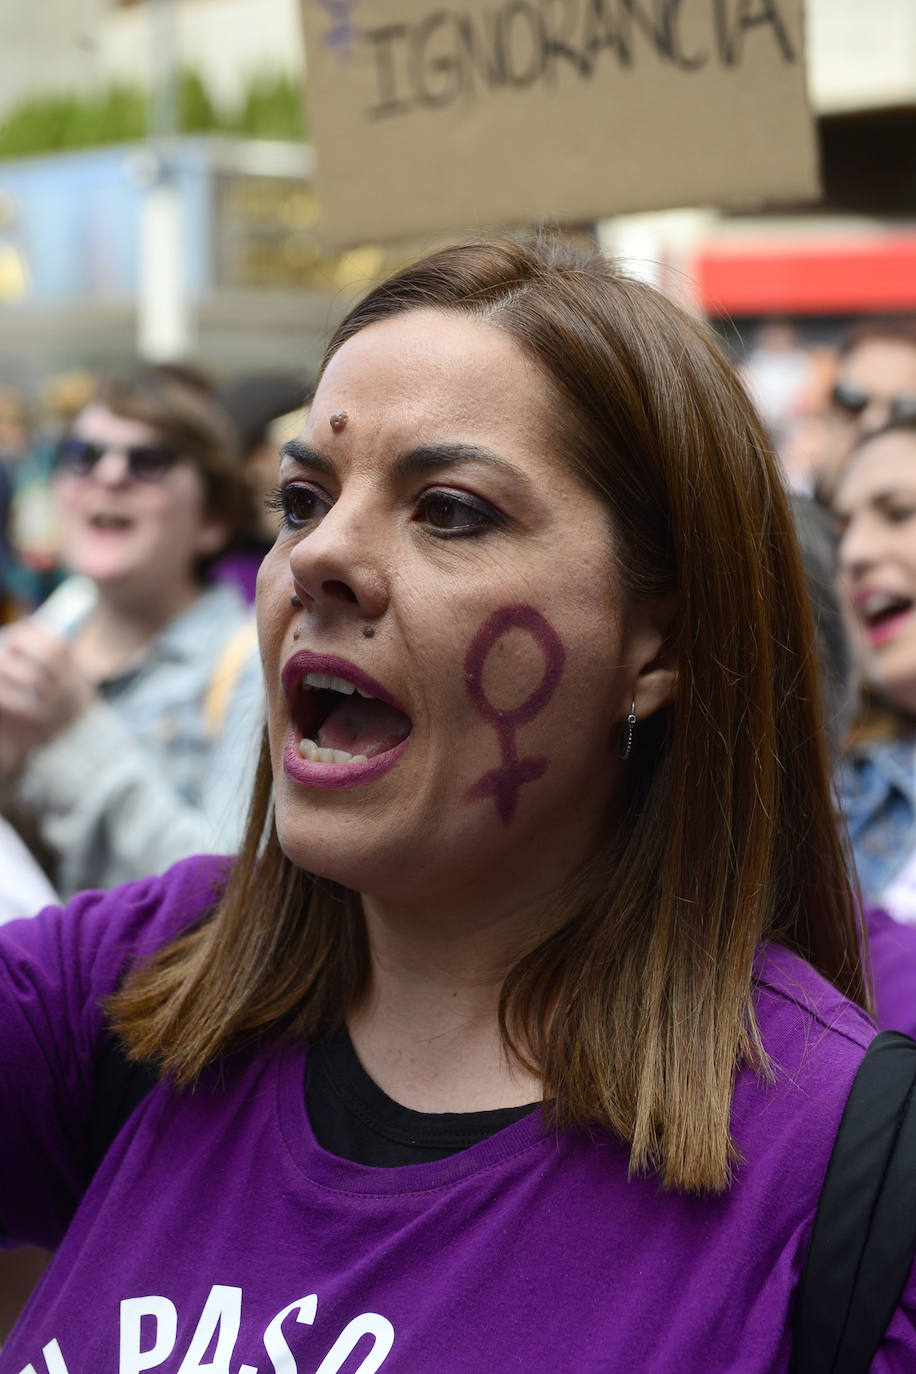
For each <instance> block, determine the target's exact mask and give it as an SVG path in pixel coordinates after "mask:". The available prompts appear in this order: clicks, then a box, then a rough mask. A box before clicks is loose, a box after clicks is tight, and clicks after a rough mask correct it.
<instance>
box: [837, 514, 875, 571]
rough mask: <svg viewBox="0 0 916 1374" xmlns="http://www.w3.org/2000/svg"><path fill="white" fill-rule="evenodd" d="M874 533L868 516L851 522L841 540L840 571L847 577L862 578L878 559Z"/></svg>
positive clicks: (839, 551)
mask: <svg viewBox="0 0 916 1374" xmlns="http://www.w3.org/2000/svg"><path fill="white" fill-rule="evenodd" d="M873 535H874V531H873V529H872V527H871V523H870V521H869V520H868V519H867V517H866V516H860V517H859V518H858V519H852V520H850V521H849V523H848V525H847V526H846V529H845V530H844V531H843V534H842V537H841V538H840V543H839V548H838V555H839V564H840V571H841V573H842V574H843V575H844V576H846V577H856V576H861V574H862V573H863V572H865V571H866V570H867V569H868V568H869V567H870V566H871V565H872V564H873V563H874V562H875V561H876V559H877V557H878V552H879V551H878V550H877V549H876V548H875V541H874V537H873Z"/></svg>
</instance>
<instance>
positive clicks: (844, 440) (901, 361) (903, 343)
mask: <svg viewBox="0 0 916 1374" xmlns="http://www.w3.org/2000/svg"><path fill="white" fill-rule="evenodd" d="M904 415H916V345H914V344H912V343H909V342H907V340H905V339H894V338H873V339H863V341H862V342H861V343H859V344H856V346H855V347H854V348H851V349H850V350H849V352H848V353H846V354H845V355H844V356H843V357H842V358H841V359H840V361H839V364H838V367H837V376H836V382H835V384H834V388H833V395H832V401H831V408H830V415H829V421H830V423H829V426H828V434H827V440H828V442H827V458H826V461H825V472H824V474H823V479H824V481H825V485H826V487H827V490H828V493H829V491H830V489H832V487H833V486H834V485H835V483H836V481H837V479H838V476H839V473H840V470H841V469H842V466H843V464H844V463H845V462H846V459H847V458H848V457H849V454H850V452H851V451H852V449H853V447H854V446H855V444H856V443H857V442H858V440H859V439H860V438H861V437H862V436H863V435H864V434H871V433H873V432H874V431H875V430H876V429H880V428H881V427H882V425H886V424H887V423H888V422H889V421H890V420H894V419H899V418H901V417H902V416H904Z"/></svg>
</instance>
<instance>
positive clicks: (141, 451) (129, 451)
mask: <svg viewBox="0 0 916 1374" xmlns="http://www.w3.org/2000/svg"><path fill="white" fill-rule="evenodd" d="M113 451H114V452H118V453H123V455H124V458H125V461H126V463H127V470H128V472H129V473H130V475H131V477H134V478H136V480H137V481H138V482H161V481H162V479H163V477H165V475H166V473H167V472H170V471H171V469H172V468H173V467H174V466H175V464H176V463H178V462H179V461H180V460H181V454H180V453H178V452H177V450H176V449H173V448H169V447H168V445H166V444H132V445H130V446H123V445H121V444H98V443H92V441H91V440H89V439H78V438H77V437H76V436H75V435H70V436H69V438H67V439H63V440H61V442H60V443H59V444H58V446H57V461H58V464H59V465H60V467H62V468H66V470H67V472H70V473H72V474H73V475H74V476H75V477H88V475H89V473H90V472H91V471H92V469H93V468H94V467H95V465H96V463H97V462H98V461H99V459H100V458H102V457H104V455H105V454H106V453H111V452H113Z"/></svg>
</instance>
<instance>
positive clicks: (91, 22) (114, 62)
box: [0, 0, 916, 387]
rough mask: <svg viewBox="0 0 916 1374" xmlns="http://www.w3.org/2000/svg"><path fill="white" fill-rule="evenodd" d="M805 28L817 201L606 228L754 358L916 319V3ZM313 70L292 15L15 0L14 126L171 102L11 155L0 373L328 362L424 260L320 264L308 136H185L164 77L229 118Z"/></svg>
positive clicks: (849, 5)
mask: <svg viewBox="0 0 916 1374" xmlns="http://www.w3.org/2000/svg"><path fill="white" fill-rule="evenodd" d="M807 15H808V40H809V41H808V67H809V85H810V89H811V93H812V101H813V104H814V107H815V111H816V113H817V116H818V127H819V135H820V143H821V154H822V166H823V179H824V190H825V195H824V201H823V203H822V204H819V205H817V206H814V207H812V206H798V207H796V208H795V209H794V210H793V209H792V208H791V207H790V208H789V209H786V208H785V207H783V208H781V209H780V211H779V212H778V213H768V212H760V211H759V210H758V211H756V212H754V213H753V214H748V213H741V212H739V211H734V212H730V213H725V212H714V211H710V210H706V209H685V210H681V211H673V212H669V213H660V214H651V215H636V216H620V217H618V218H616V219H614V220H613V221H609V222H607V223H605V224H603V225H602V226H600V229H599V233H600V237H601V239H602V241H603V242H604V243H605V244H606V245H607V246H608V247H609V248H610V249H612V250H613V251H614V252H616V253H618V254H620V255H622V256H623V257H625V258H629V259H631V260H634V261H635V263H636V264H637V265H638V267H639V270H641V271H642V272H643V274H644V275H648V276H650V277H651V278H652V279H654V280H655V281H656V282H657V284H659V285H660V286H661V287H662V288H663V289H665V290H667V291H669V292H670V293H671V294H673V295H675V296H677V297H680V298H681V299H683V300H684V301H685V302H686V303H687V304H689V305H691V306H693V307H694V308H696V309H698V310H700V311H702V312H704V313H706V314H708V315H710V316H711V317H713V318H718V319H721V320H728V321H729V322H730V324H729V329H730V331H731V334H732V336H733V337H734V338H735V339H736V340H737V343H738V345H739V346H740V345H741V343H742V341H743V340H744V339H746V338H749V337H750V336H751V335H752V334H753V333H754V332H755V330H756V329H757V328H758V327H759V325H760V323H761V322H762V321H764V320H766V319H769V318H772V317H774V316H778V317H786V318H788V319H790V320H792V321H793V322H794V323H795V325H796V327H799V325H800V326H801V328H802V332H803V334H804V335H805V337H806V338H809V339H810V338H813V339H814V340H815V341H816V340H817V339H818V338H821V337H823V338H824V339H826V340H829V339H830V338H833V337H835V336H836V334H837V333H838V332H839V330H840V329H841V328H842V327H843V325H844V323H845V322H846V321H847V320H848V319H849V318H850V317H851V316H853V315H855V314H858V313H861V312H872V311H904V310H905V311H910V310H916V158H914V148H916V4H914V3H913V0H869V4H868V6H867V7H865V6H863V5H862V3H861V0H808V4H807ZM304 61H305V59H304V53H303V47H302V37H301V32H300V26H299V11H298V0H40V3H38V4H23V3H22V0H0V123H2V121H3V119H4V116H5V114H6V113H7V112H8V111H10V110H13V109H15V108H16V107H17V105H18V104H20V103H21V101H22V100H23V99H25V98H26V97H28V96H31V95H35V94H49V93H53V92H55V91H56V92H65V93H71V92H75V93H91V92H92V91H95V90H100V89H103V88H105V87H106V86H107V87H111V86H112V84H115V85H118V84H119V83H120V84H123V85H125V86H127V87H137V86H141V87H145V88H147V89H149V90H151V91H152V92H154V94H155V96H156V98H155V99H154V100H153V102H152V104H151V106H150V120H149V129H148V133H149V135H150V136H149V137H148V138H147V139H145V140H144V139H139V140H138V141H134V142H131V143H126V144H121V145H109V146H104V147H93V148H85V149H81V150H79V151H72V152H60V153H56V154H53V155H43V156H34V157H19V158H15V159H8V160H6V161H5V162H0V379H6V380H12V381H17V382H20V383H23V384H25V385H26V386H27V387H31V386H34V385H37V383H38V381H39V380H40V378H41V377H42V376H43V375H45V374H46V373H47V372H49V371H57V370H63V369H67V368H72V367H80V366H83V367H85V366H88V367H96V366H100V365H105V364H106V363H108V362H110V361H111V360H112V359H117V358H123V357H124V356H125V355H126V354H128V353H130V352H133V351H134V350H135V348H136V347H137V346H138V341H139V343H140V345H141V346H147V347H148V348H151V349H158V351H159V353H160V354H161V355H164V354H167V353H168V352H169V349H172V351H173V352H174V353H176V354H177V353H180V352H182V351H185V352H190V353H193V354H196V355H197V356H199V357H200V358H201V359H202V360H203V361H204V362H206V363H208V364H209V365H210V366H212V367H213V368H214V369H215V370H217V371H220V372H223V373H232V372H235V371H241V370H245V369H247V368H248V367H250V366H252V365H256V366H257V367H259V368H262V369H264V368H270V367H275V366H276V367H280V368H282V369H283V370H288V369H289V368H290V367H294V368H301V369H302V370H303V372H308V371H310V370H312V369H313V368H314V366H315V364H316V362H317V360H318V357H319V356H320V350H321V345H322V342H323V340H324V338H325V337H326V336H327V332H328V330H329V328H330V327H331V325H332V324H333V323H334V321H335V319H336V318H338V317H339V315H340V314H341V313H342V311H343V310H344V309H345V308H346V306H347V305H348V304H349V302H350V300H351V299H352V297H353V295H354V294H355V293H356V292H358V291H359V290H360V289H361V288H363V287H364V286H365V285H367V284H368V283H369V282H371V281H372V280H373V279H374V278H375V277H376V276H377V275H378V274H380V273H381V272H382V271H383V270H385V269H387V267H388V266H389V265H390V264H391V262H392V261H393V260H394V255H397V254H400V255H401V256H409V251H410V250H409V249H404V248H401V249H395V250H393V251H389V250H382V249H380V248H372V247H367V248H364V249H362V250H359V251H357V252H354V253H348V254H345V255H342V256H333V255H327V254H325V253H322V251H321V248H320V245H319V243H318V241H317V238H316V236H315V233H314V224H315V220H316V216H317V205H316V203H315V200H314V197H313V194H312V192H311V189H310V174H311V153H310V150H309V148H308V146H307V144H306V143H305V141H304V140H300V141H299V142H289V141H287V142H278V141H264V140H251V139H241V138H238V137H232V136H230V135H228V134H226V133H198V134H194V135H192V136H184V137H181V138H175V137H173V134H174V115H175V111H174V87H173V86H172V84H171V82H172V78H173V77H174V75H175V72H176V71H177V70H178V68H179V67H180V68H182V69H185V70H192V71H193V72H194V73H195V74H196V76H197V77H198V78H199V80H200V82H201V83H202V84H203V86H204V87H205V88H206V91H207V92H208V93H209V98H211V99H212V101H213V103H214V105H215V107H216V108H217V110H218V111H224V112H225V111H227V110H230V109H232V108H234V107H235V106H236V105H237V104H238V102H239V101H240V100H241V99H242V95H243V92H244V90H245V87H246V83H250V82H251V81H252V80H255V79H257V78H258V77H259V76H261V75H264V74H267V75H270V74H274V75H276V74H281V75H285V76H286V77H289V78H291V79H295V80H301V78H302V76H303V72H304ZM170 100H171V102H172V103H171V106H170V103H169V102H170ZM157 330H158V334H157ZM157 338H158V343H155V340H156V339H157ZM144 339H145V340H146V345H144V342H143V341H144ZM151 340H153V341H154V342H150V341H151ZM182 340H184V342H182Z"/></svg>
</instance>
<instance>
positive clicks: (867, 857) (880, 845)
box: [838, 740, 916, 904]
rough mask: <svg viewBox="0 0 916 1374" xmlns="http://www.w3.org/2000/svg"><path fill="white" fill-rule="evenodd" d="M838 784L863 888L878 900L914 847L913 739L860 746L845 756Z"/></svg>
mask: <svg viewBox="0 0 916 1374" xmlns="http://www.w3.org/2000/svg"><path fill="white" fill-rule="evenodd" d="M838 786H839V791H840V802H841V805H842V809H843V812H844V814H845V817H846V825H847V827H848V830H849V838H850V841H851V844H852V850H853V854H854V856H855V861H856V867H857V869H858V873H859V882H860V883H861V886H862V893H863V895H864V897H865V899H866V901H871V902H875V903H878V904H880V901H881V894H882V892H884V891H885V889H886V888H887V887H888V886H889V885H890V884H891V883H892V882H893V881H894V879H895V878H896V877H897V876H898V874H899V873H900V871H901V870H902V869H903V867H904V865H905V863H906V862H907V860H908V859H909V858H910V856H911V855H912V853H913V851H914V850H916V745H914V744H913V743H911V742H909V741H906V740H881V741H875V742H873V743H871V744H868V745H862V746H859V747H858V748H857V749H856V750H855V751H854V752H853V753H851V754H849V755H848V756H847V758H846V759H844V760H843V763H842V765H841V767H840V770H839V775H838Z"/></svg>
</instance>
